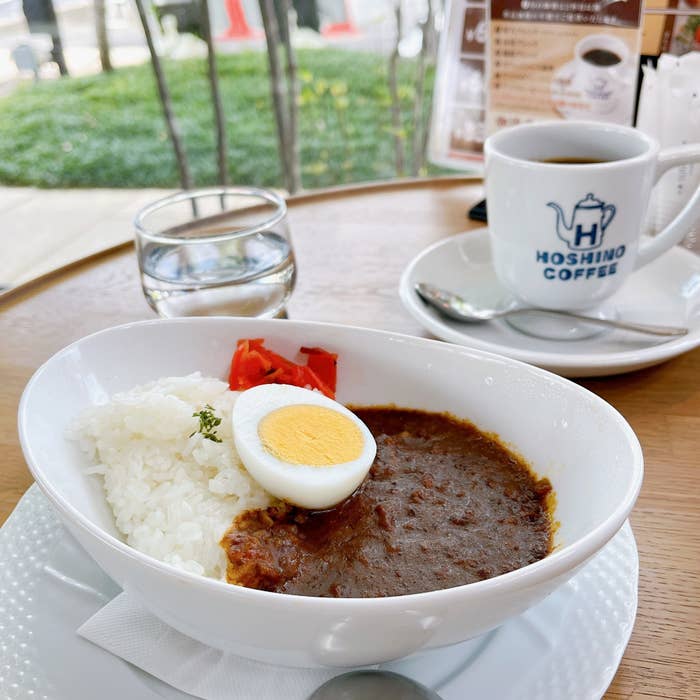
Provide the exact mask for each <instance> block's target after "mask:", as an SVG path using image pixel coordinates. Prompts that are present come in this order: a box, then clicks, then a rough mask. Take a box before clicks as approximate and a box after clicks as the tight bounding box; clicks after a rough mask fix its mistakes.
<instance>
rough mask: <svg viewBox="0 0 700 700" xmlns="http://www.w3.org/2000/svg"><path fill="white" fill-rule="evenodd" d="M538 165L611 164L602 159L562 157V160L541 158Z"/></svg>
mask: <svg viewBox="0 0 700 700" xmlns="http://www.w3.org/2000/svg"><path fill="white" fill-rule="evenodd" d="M537 162H538V163H556V164H557V165H592V164H593V163H609V162H610V161H608V160H602V159H600V158H575V157H571V158H569V157H566V156H564V157H562V158H541V159H539V158H538V159H537Z"/></svg>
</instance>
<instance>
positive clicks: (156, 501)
mask: <svg viewBox="0 0 700 700" xmlns="http://www.w3.org/2000/svg"><path fill="white" fill-rule="evenodd" d="M237 396H238V392H233V391H229V388H228V385H227V384H225V383H224V382H221V381H219V380H218V379H212V378H206V377H205V378H203V377H202V376H201V375H200V374H199V373H198V372H197V373H195V374H191V375H189V376H187V377H168V378H163V379H159V380H157V381H155V382H151V383H149V384H145V385H143V386H137V387H134V388H133V389H131V390H130V391H127V392H124V393H121V394H116V395H115V396H113V397H112V399H111V401H110V402H109V403H107V404H105V405H101V406H93V407H91V408H89V409H88V410H86V411H85V412H84V413H83V414H82V415H81V416H80V417H79V418H78V419H77V420H76V421H75V422H74V423H73V424H72V425H71V427H70V429H69V430H68V437H69V438H70V439H73V440H77V441H79V443H80V447H81V448H82V449H83V450H84V451H85V453H86V454H87V455H88V456H89V458H90V460H91V461H92V463H93V464H94V466H93V467H91V468H90V469H89V472H90V473H93V474H101V475H102V477H103V483H104V491H105V495H106V497H107V501H108V502H109V504H110V506H111V507H112V511H113V512H114V517H115V522H116V526H117V529H118V530H119V531H120V532H121V533H122V534H123V535H124V536H125V538H126V541H127V542H128V543H129V544H130V545H131V546H132V547H134V548H135V549H138V550H139V551H141V552H144V553H145V554H149V555H150V556H152V557H155V558H156V559H159V560H161V561H164V562H167V563H168V564H172V565H174V566H177V567H179V568H181V569H185V570H186V571H191V572H193V573H196V574H203V575H205V576H211V577H214V578H219V579H225V577H226V557H225V554H224V551H223V549H222V548H221V547H220V546H219V541H220V539H221V537H222V536H223V534H224V533H225V532H226V530H227V529H228V528H229V527H230V526H231V521H232V520H233V518H234V517H235V516H236V515H237V514H238V513H240V512H241V511H244V510H247V509H249V508H260V507H267V506H268V505H270V504H271V503H272V497H271V496H270V495H269V494H268V493H267V492H266V491H264V490H263V489H262V487H260V486H259V485H258V484H257V483H256V482H255V481H254V480H253V479H252V478H251V477H250V476H249V475H248V472H247V471H246V470H245V468H244V467H243V465H242V464H241V462H240V459H239V458H238V455H237V453H236V450H235V447H234V445H233V436H232V429H231V409H232V408H233V404H234V402H235V400H236V397H237ZM206 404H209V405H210V406H212V407H213V408H214V413H215V414H216V416H217V417H220V418H221V419H222V420H221V424H220V425H219V426H218V428H216V431H217V435H218V437H220V438H221V439H222V440H223V442H221V443H217V442H214V441H212V440H209V439H206V438H204V437H203V436H202V435H201V433H199V432H195V434H194V435H193V436H192V437H189V435H190V433H192V432H193V431H196V430H197V428H198V427H199V419H198V418H194V417H193V416H192V414H193V413H195V412H196V411H201V410H202V409H203V408H204V406H205V405H206Z"/></svg>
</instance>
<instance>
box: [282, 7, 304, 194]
mask: <svg viewBox="0 0 700 700" xmlns="http://www.w3.org/2000/svg"><path fill="white" fill-rule="evenodd" d="M291 6H292V5H291V2H290V0H283V2H282V7H283V9H284V12H283V13H282V14H283V19H282V21H283V22H284V24H285V28H284V29H285V31H284V32H283V33H282V36H284V37H285V39H284V51H285V54H286V57H287V107H288V109H289V119H288V121H287V127H288V131H287V134H286V147H287V163H288V164H289V170H290V172H289V182H290V187H289V192H290V194H294V193H295V192H296V191H297V190H299V189H300V188H301V164H300V159H299V126H298V123H299V80H298V79H297V57H296V53H295V52H294V47H293V46H292V32H291V29H290V26H289V12H290V10H291Z"/></svg>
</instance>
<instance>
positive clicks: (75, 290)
mask: <svg viewBox="0 0 700 700" xmlns="http://www.w3.org/2000/svg"><path fill="white" fill-rule="evenodd" d="M480 197H481V187H480V184H479V183H478V182H474V181H471V182H470V181H468V180H464V179H454V178H452V179H446V180H433V181H416V182H406V183H392V184H387V185H379V186H376V185H375V186H360V187H354V188H350V189H342V190H335V191H326V192H321V193H313V194H310V195H303V196H299V197H296V198H294V199H292V200H290V221H291V228H292V234H293V239H294V245H295V250H296V254H297V259H298V266H299V281H298V286H297V289H296V291H295V294H294V297H293V299H292V302H291V304H290V307H289V315H290V317H292V318H297V319H314V320H317V321H336V322H342V323H348V324H353V325H361V326H370V327H375V328H384V329H387V330H392V331H399V332H403V333H411V334H414V335H424V333H423V331H422V330H421V328H420V327H419V326H418V325H417V324H416V322H415V321H414V320H413V319H412V318H411V317H410V316H409V315H408V314H407V313H406V312H405V311H404V310H403V308H402V306H401V304H400V302H399V299H398V295H397V285H398V281H399V276H400V273H401V271H402V270H403V268H404V267H405V265H406V264H407V263H408V262H409V260H410V259H411V258H412V257H413V256H414V255H415V254H416V253H418V252H419V251H420V250H421V249H422V248H424V247H425V246H427V245H429V244H431V243H433V242H434V241H437V240H439V239H440V238H443V237H445V236H448V235H450V234H454V233H458V232H460V231H464V230H466V229H469V228H473V227H475V224H473V223H472V222H470V221H468V220H467V219H466V216H465V214H466V211H467V208H468V207H469V206H471V205H472V204H474V203H475V202H476V201H477V200H478V199H480ZM152 316H153V314H152V312H151V311H150V309H149V307H148V306H147V305H146V302H145V301H144V299H143V296H142V294H141V289H140V286H139V281H138V275H137V267H136V261H135V257H134V254H133V249H132V247H131V246H130V245H127V246H121V247H119V248H117V249H114V250H112V251H108V252H106V253H104V254H102V255H98V256H93V257H92V258H89V259H87V260H85V261H82V262H80V263H77V264H75V265H73V266H71V267H70V268H64V269H63V270H60V271H58V272H57V273H55V274H53V275H49V276H48V277H44V278H42V279H41V280H39V281H38V282H35V283H33V284H31V285H27V286H25V287H23V288H20V289H18V290H16V291H15V292H13V293H12V294H11V295H10V296H6V297H4V298H2V299H0V377H1V378H2V382H1V383H0V450H1V454H2V469H1V470H0V522H3V521H4V520H5V518H6V517H7V516H8V515H9V513H10V512H11V510H12V508H13V507H14V505H15V503H16V502H17V500H18V498H19V497H20V496H21V494H22V493H24V491H25V490H26V489H27V487H28V486H29V485H30V484H31V477H30V475H29V473H28V471H27V468H26V466H25V463H24V460H23V458H22V454H21V452H20V447H19V444H18V440H17V431H16V418H15V416H16V411H17V403H18V400H19V396H20V394H21V392H22V389H23V387H24V384H25V383H26V381H27V380H28V379H29V377H30V376H31V374H32V373H33V372H34V370H36V368H37V367H38V366H39V365H40V364H41V363H42V362H43V361H44V360H46V359H47V358H48V357H49V356H50V355H52V354H53V353H54V352H56V351H57V350H59V349H60V348H62V347H63V346H65V345H66V344H68V343H70V342H72V341H74V340H76V339H77V338H80V337H81V336H84V335H86V334H88V333H92V332H94V331H97V330H99V329H102V328H106V327H108V326H112V325H115V324H118V323H123V322H126V321H132V320H137V319H143V318H150V317H152ZM582 384H584V385H585V386H587V387H588V388H590V389H592V390H593V391H594V392H596V393H597V394H599V395H600V396H602V397H604V398H605V399H606V400H607V401H609V402H610V403H611V404H613V405H614V406H615V407H616V408H617V409H619V410H620V411H621V412H622V413H623V415H624V416H625V417H626V418H627V419H628V420H629V422H630V423H631V424H632V427H633V428H634V429H635V431H636V432H637V434H638V435H639V439H640V441H641V443H642V446H643V448H644V454H645V458H646V475H645V479H644V487H643V489H642V493H641V496H640V498H639V501H638V504H637V507H636V508H635V510H634V513H633V516H632V525H633V528H634V532H635V534H636V537H637V542H638V545H639V553H640V559H641V571H640V590H639V612H638V617H637V623H636V627H635V630H634V633H633V636H632V640H631V642H630V645H629V647H628V649H627V652H626V653H625V656H624V658H623V661H622V665H621V667H620V670H619V672H618V674H617V676H616V678H615V681H614V683H613V684H612V686H611V688H610V690H609V691H608V693H607V694H606V696H605V697H606V698H608V699H610V700H612V699H615V700H620V699H622V698H625V699H630V698H634V699H638V698H639V699H642V698H644V699H648V698H673V699H674V700H676V699H677V700H681V699H683V700H689V699H692V698H700V550H699V548H698V544H697V543H698V541H699V540H700V487H699V486H698V484H699V483H700V464H699V461H700V460H698V454H699V453H700V440H699V439H698V436H700V350H696V351H694V352H691V353H688V354H686V355H684V356H682V357H679V358H677V359H675V360H672V361H670V362H667V363H666V364H664V365H661V366H659V367H656V368H652V369H648V370H643V371H640V372H636V373H634V374H629V375H622V376H618V377H611V378H607V379H599V380H586V381H584V382H582ZM562 700H574V699H573V698H572V699H566V698H562Z"/></svg>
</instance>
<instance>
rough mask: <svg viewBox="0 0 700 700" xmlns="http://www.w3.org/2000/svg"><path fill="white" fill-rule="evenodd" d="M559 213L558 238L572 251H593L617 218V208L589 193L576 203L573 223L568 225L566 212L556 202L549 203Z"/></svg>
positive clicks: (599, 244)
mask: <svg viewBox="0 0 700 700" xmlns="http://www.w3.org/2000/svg"><path fill="white" fill-rule="evenodd" d="M547 206H548V207H552V209H554V211H556V213H557V236H559V238H561V239H562V241H565V242H566V245H568V246H569V249H570V250H593V249H594V248H599V247H600V246H601V244H602V243H603V234H604V233H605V229H606V228H607V227H608V226H609V225H610V222H611V221H612V220H613V219H614V218H615V206H614V205H612V204H605V202H602V201H601V200H600V199H597V198H596V197H594V196H593V194H592V193H591V192H589V193H588V194H587V195H586V196H585V198H584V199H581V200H580V201H578V202H576V205H575V206H574V211H573V214H572V216H571V223H570V224H567V223H566V217H565V215H564V210H563V209H562V208H561V207H560V206H559V205H558V204H557V203H556V202H547Z"/></svg>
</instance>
